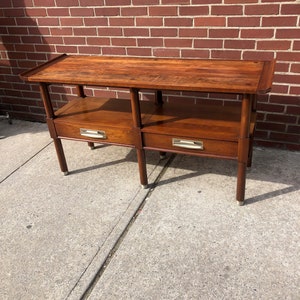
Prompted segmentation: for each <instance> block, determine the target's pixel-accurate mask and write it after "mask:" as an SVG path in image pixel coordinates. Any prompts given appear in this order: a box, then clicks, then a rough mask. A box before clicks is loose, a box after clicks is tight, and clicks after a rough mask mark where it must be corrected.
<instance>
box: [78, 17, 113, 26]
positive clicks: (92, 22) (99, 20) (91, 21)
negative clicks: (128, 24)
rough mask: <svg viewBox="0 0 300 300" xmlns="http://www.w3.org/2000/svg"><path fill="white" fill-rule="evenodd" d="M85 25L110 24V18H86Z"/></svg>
mask: <svg viewBox="0 0 300 300" xmlns="http://www.w3.org/2000/svg"><path fill="white" fill-rule="evenodd" d="M83 22H84V25H85V26H95V27H98V26H108V18H98V17H96V18H91V17H88V18H84V19H83Z"/></svg>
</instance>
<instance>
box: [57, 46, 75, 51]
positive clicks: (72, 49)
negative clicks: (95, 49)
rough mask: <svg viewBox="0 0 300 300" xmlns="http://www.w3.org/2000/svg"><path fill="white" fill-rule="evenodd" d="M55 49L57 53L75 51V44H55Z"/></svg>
mask: <svg viewBox="0 0 300 300" xmlns="http://www.w3.org/2000/svg"><path fill="white" fill-rule="evenodd" d="M56 51H57V52H58V53H77V46H65V45H63V46H61V45H57V46H56Z"/></svg>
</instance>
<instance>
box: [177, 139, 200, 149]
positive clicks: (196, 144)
mask: <svg viewBox="0 0 300 300" xmlns="http://www.w3.org/2000/svg"><path fill="white" fill-rule="evenodd" d="M172 145H173V146H175V147H181V148H185V149H194V150H204V146H203V142H202V141H195V140H182V139H177V138H173V139H172Z"/></svg>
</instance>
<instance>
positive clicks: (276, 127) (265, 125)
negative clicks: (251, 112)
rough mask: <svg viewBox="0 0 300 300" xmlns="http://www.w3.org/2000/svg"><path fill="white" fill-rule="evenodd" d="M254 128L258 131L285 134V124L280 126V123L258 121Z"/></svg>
mask: <svg viewBox="0 0 300 300" xmlns="http://www.w3.org/2000/svg"><path fill="white" fill-rule="evenodd" d="M256 128H257V129H258V130H271V131H278V132H285V130H286V125H285V124H280V123H271V122H264V121H263V122H261V121H258V122H257V123H256Z"/></svg>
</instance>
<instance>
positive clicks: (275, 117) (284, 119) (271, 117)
mask: <svg viewBox="0 0 300 300" xmlns="http://www.w3.org/2000/svg"><path fill="white" fill-rule="evenodd" d="M266 120H267V121H271V122H278V123H288V124H296V121H297V118H296V117H295V116H289V115H282V114H267V116H266Z"/></svg>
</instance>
